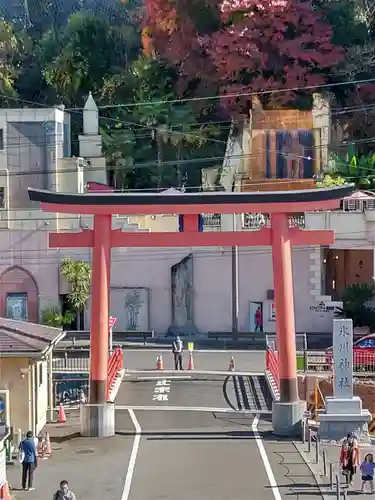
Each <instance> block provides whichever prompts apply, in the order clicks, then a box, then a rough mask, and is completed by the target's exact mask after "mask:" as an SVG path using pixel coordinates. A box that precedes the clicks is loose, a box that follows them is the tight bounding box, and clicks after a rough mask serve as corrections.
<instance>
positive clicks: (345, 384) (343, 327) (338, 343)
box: [333, 319, 353, 399]
mask: <svg viewBox="0 0 375 500" xmlns="http://www.w3.org/2000/svg"><path fill="white" fill-rule="evenodd" d="M333 373H334V387H333V395H334V397H335V398H339V399H351V398H352V397H353V322H352V320H351V319H334V320H333Z"/></svg>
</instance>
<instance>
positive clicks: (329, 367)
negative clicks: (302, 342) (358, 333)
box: [297, 350, 375, 376]
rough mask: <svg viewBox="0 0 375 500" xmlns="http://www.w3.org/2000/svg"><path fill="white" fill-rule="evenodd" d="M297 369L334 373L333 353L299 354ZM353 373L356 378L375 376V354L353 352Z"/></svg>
mask: <svg viewBox="0 0 375 500" xmlns="http://www.w3.org/2000/svg"><path fill="white" fill-rule="evenodd" d="M297 367H298V370H299V371H303V372H332V371H333V358H332V352H331V351H327V352H324V351H322V352H316V351H308V350H304V351H303V352H299V353H298V354H297ZM353 372H354V374H355V375H356V376H367V375H368V376H373V375H374V374H375V353H373V352H368V353H366V352H356V351H354V352H353Z"/></svg>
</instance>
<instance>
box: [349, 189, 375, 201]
mask: <svg viewBox="0 0 375 500" xmlns="http://www.w3.org/2000/svg"><path fill="white" fill-rule="evenodd" d="M374 198H375V194H374V193H372V192H371V191H354V193H352V194H351V195H349V196H345V198H344V200H373V199H374Z"/></svg>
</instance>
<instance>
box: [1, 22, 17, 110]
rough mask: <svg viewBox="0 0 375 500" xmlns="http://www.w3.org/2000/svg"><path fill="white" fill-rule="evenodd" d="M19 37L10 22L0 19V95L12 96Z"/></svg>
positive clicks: (4, 96) (13, 94) (3, 96)
mask: <svg viewBox="0 0 375 500" xmlns="http://www.w3.org/2000/svg"><path fill="white" fill-rule="evenodd" d="M20 43H21V42H20V39H19V38H18V37H17V35H16V33H15V31H14V29H13V26H12V24H11V23H8V22H6V21H2V20H0V96H1V97H2V98H4V99H5V101H6V98H7V97H14V96H15V94H16V92H15V89H14V80H15V78H16V76H17V74H18V71H19V70H18V68H17V58H18V55H19V50H20Z"/></svg>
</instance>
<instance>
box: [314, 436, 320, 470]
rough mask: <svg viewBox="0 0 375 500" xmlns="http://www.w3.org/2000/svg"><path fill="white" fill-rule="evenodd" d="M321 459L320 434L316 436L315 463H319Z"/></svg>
mask: <svg viewBox="0 0 375 500" xmlns="http://www.w3.org/2000/svg"><path fill="white" fill-rule="evenodd" d="M319 458H320V441H319V439H318V434H316V435H315V463H317V464H318V463H319Z"/></svg>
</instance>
